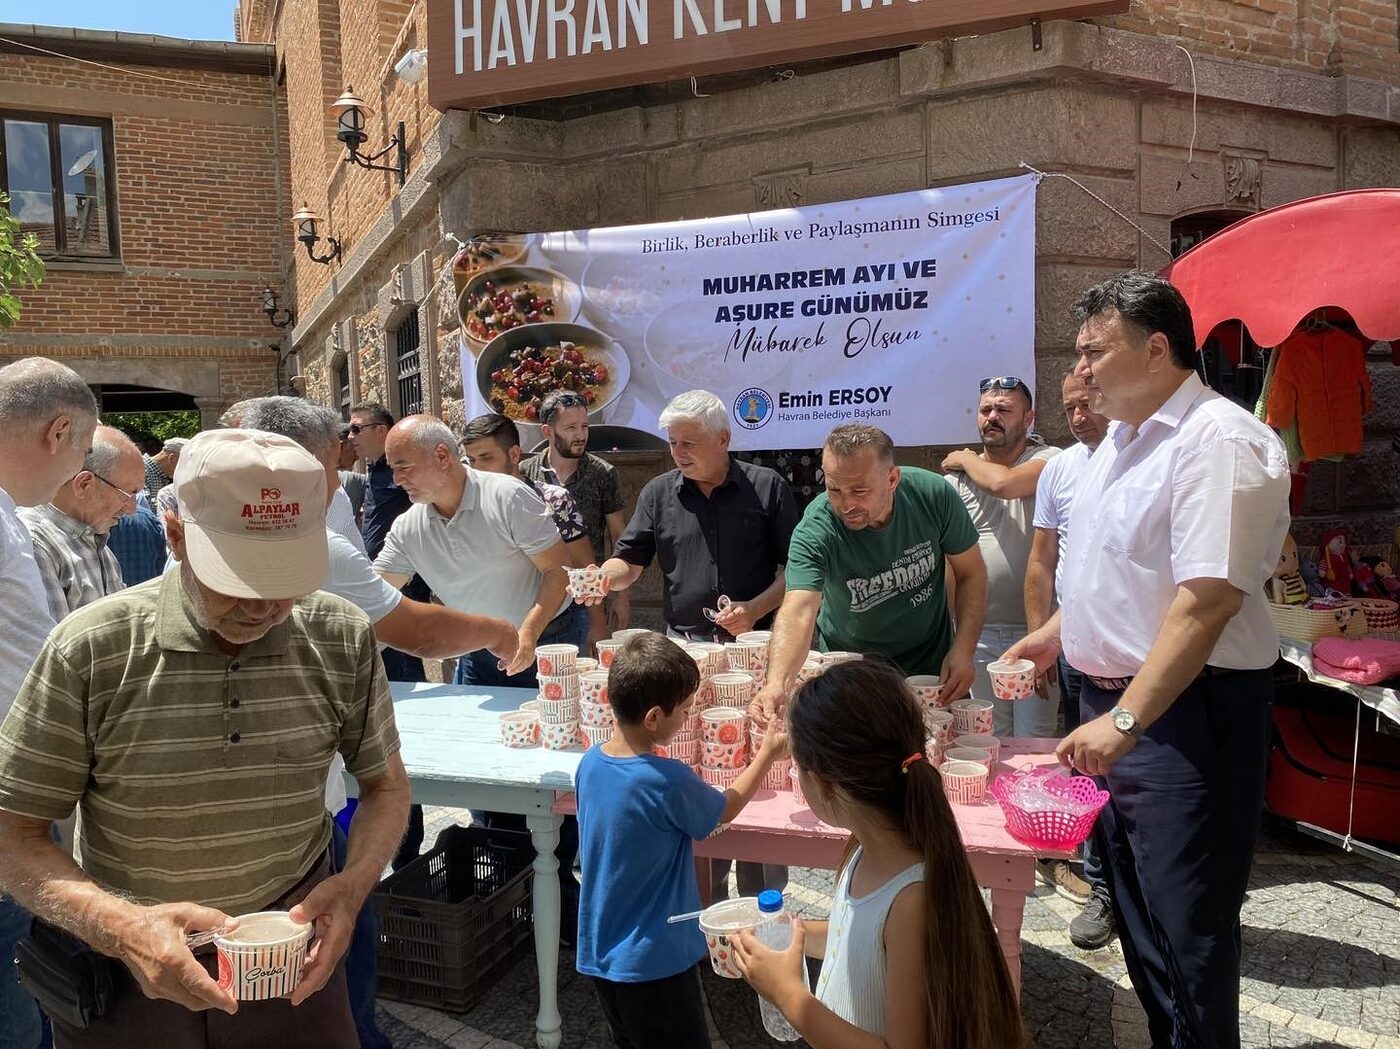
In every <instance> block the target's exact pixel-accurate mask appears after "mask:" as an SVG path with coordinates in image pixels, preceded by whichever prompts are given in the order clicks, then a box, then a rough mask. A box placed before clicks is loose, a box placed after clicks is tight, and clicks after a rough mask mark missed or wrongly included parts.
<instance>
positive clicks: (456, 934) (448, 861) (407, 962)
mask: <svg viewBox="0 0 1400 1049" xmlns="http://www.w3.org/2000/svg"><path fill="white" fill-rule="evenodd" d="M534 858H535V850H534V846H533V845H532V844H531V842H530V835H529V833H527V832H520V831H500V830H490V831H488V830H486V829H484V828H480V827H451V828H449V829H448V830H445V831H443V832H442V834H441V835H439V836H438V840H437V844H436V845H434V846H433V848H432V849H431V850H430V851H429V852H427V853H425V854H424V855H422V856H420V857H419V858H418V859H416V860H414V861H413V862H412V863H410V864H409V865H408V866H406V867H404V868H403V869H402V870H400V871H397V872H395V873H394V874H392V875H390V876H389V877H388V878H386V879H384V881H383V882H381V883H380V884H379V886H378V888H376V889H375V891H374V893H373V896H372V899H373V900H374V912H375V916H376V917H377V918H378V920H379V994H380V995H382V996H383V997H385V998H393V999H395V1000H397V1001H401V1002H412V1003H413V1004H415V1005H426V1006H430V1007H432V1008H435V1009H448V1010H452V1011H454V1012H465V1011H466V1010H467V1009H470V1008H471V1007H472V1006H473V1005H474V1004H476V1002H477V1001H478V1000H479V999H480V998H481V996H482V995H483V994H484V993H485V992H486V990H487V989H488V988H489V987H490V986H491V985H492V984H493V983H495V982H496V980H497V979H499V978H500V977H501V976H502V975H503V974H504V973H505V971H506V970H507V969H508V968H510V966H511V965H513V964H514V963H515V962H516V961H517V960H518V959H519V958H520V957H521V956H522V955H524V954H525V953H526V951H527V950H528V949H529V942H530V937H531V935H532V932H533V930H532V921H531V916H532V913H531V906H530V903H531V901H530V888H531V882H532V874H533V871H532V869H531V864H532V863H533V862H534Z"/></svg>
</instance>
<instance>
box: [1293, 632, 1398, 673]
mask: <svg viewBox="0 0 1400 1049" xmlns="http://www.w3.org/2000/svg"><path fill="white" fill-rule="evenodd" d="M1312 659H1313V669H1314V670H1316V671H1317V672H1318V673H1319V674H1326V675H1327V676H1328V677H1334V678H1336V679H1337V680H1338V681H1350V682H1351V683H1352V684H1355V685H1374V684H1377V683H1378V682H1381V681H1385V680H1386V679H1387V678H1392V677H1395V676H1396V675H1397V674H1400V641H1375V640H1371V639H1366V640H1362V641H1348V640H1347V639H1346V638H1342V637H1324V638H1323V639H1322V640H1320V641H1314V642H1313V647H1312Z"/></svg>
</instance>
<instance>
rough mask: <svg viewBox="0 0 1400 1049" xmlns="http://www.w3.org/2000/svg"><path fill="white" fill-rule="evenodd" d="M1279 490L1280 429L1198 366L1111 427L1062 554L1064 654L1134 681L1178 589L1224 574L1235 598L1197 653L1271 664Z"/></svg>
mask: <svg viewBox="0 0 1400 1049" xmlns="http://www.w3.org/2000/svg"><path fill="white" fill-rule="evenodd" d="M1288 493H1289V476H1288V458H1287V455H1286V454H1285V452H1284V450H1283V445H1282V443H1281V442H1280V441H1279V439H1278V437H1277V435H1276V434H1275V433H1274V432H1273V431H1272V430H1270V429H1269V428H1268V427H1267V426H1265V425H1264V424H1263V423H1262V422H1260V421H1259V420H1258V419H1256V418H1254V416H1252V415H1250V414H1249V413H1248V412H1246V411H1245V410H1244V409H1242V408H1240V407H1239V406H1238V405H1236V404H1234V403H1233V402H1231V401H1229V400H1227V399H1226V398H1224V397H1221V396H1220V395H1219V394H1218V393H1215V392H1214V391H1212V390H1209V389H1207V388H1206V387H1205V385H1204V384H1203V383H1202V382H1201V380H1200V379H1199V378H1198V377H1197V376H1196V375H1195V374H1194V373H1193V374H1191V375H1188V376H1187V377H1186V379H1184V380H1183V381H1182V383H1181V386H1180V387H1178V389H1177V391H1176V392H1175V393H1174V394H1172V396H1171V397H1170V398H1168V399H1167V402H1166V403H1165V404H1163V405H1162V407H1161V408H1160V409H1158V410H1157V412H1156V414H1154V415H1153V416H1152V417H1151V418H1150V419H1148V420H1147V421H1146V422H1144V423H1143V424H1142V425H1141V426H1140V427H1137V428H1136V429H1134V428H1133V427H1131V426H1129V425H1127V424H1125V423H1122V422H1115V423H1113V424H1111V425H1110V427H1109V430H1108V435H1107V436H1106V437H1105V438H1104V440H1103V443H1102V444H1100V445H1099V447H1098V450H1097V451H1096V452H1095V454H1094V455H1093V457H1092V458H1090V460H1089V462H1088V464H1087V466H1086V467H1085V468H1084V471H1083V474H1082V476H1081V479H1080V482H1079V484H1078V486H1077V487H1076V488H1075V492H1074V500H1075V502H1076V503H1077V504H1078V505H1079V507H1080V512H1078V513H1076V514H1074V516H1073V518H1072V520H1071V522H1070V529H1069V540H1068V543H1067V544H1066V550H1065V558H1064V561H1065V566H1064V576H1063V603H1062V606H1061V608H1062V612H1061V615H1062V620H1061V638H1062V640H1063V642H1064V652H1065V659H1066V660H1068V662H1069V664H1070V665H1071V666H1073V667H1075V668H1076V669H1078V670H1080V671H1082V672H1083V673H1086V674H1090V675H1093V676H1095V677H1131V676H1133V675H1135V674H1136V673H1137V672H1138V671H1139V670H1140V669H1141V668H1142V664H1143V661H1144V660H1145V659H1146V658H1147V653H1148V650H1149V649H1151V647H1152V644H1153V642H1154V641H1155V640H1156V638H1157V633H1158V631H1159V630H1160V629H1161V626H1162V623H1163V621H1164V620H1165V618H1166V614H1167V609H1168V607H1169V606H1170V605H1171V602H1172V600H1173V599H1174V598H1175V597H1176V593H1177V587H1178V585H1179V584H1181V583H1184V582H1187V581H1189V580H1192V579H1225V580H1228V581H1229V582H1230V584H1231V585H1232V586H1234V587H1235V588H1236V589H1238V590H1240V591H1241V592H1243V594H1244V604H1243V606H1242V607H1241V608H1240V611H1239V612H1238V613H1237V614H1236V615H1235V617H1234V618H1233V619H1231V620H1230V622H1229V623H1228V624H1226V626H1225V629H1224V631H1223V632H1222V633H1221V635H1220V639H1219V641H1218V642H1217V643H1216V646H1215V649H1214V651H1213V652H1211V654H1210V658H1209V659H1208V660H1207V663H1208V664H1209V665H1210V666H1215V667H1222V668H1227V669H1231V670H1257V669H1262V668H1264V667H1268V666H1271V665H1272V664H1273V663H1274V661H1275V660H1276V659H1277V658H1278V634H1277V633H1276V632H1275V630H1274V624H1273V620H1272V619H1271V618H1270V616H1269V610H1268V605H1267V603H1266V600H1265V597H1264V582H1265V580H1267V579H1268V578H1269V577H1270V576H1271V575H1272V574H1273V571H1274V567H1275V566H1276V565H1277V563H1278V552H1279V550H1280V549H1281V548H1282V547H1283V540H1284V536H1285V535H1286V534H1287V533H1288V525H1289V514H1288ZM1086 507H1093V512H1092V513H1089V512H1087V511H1086V510H1085V508H1086Z"/></svg>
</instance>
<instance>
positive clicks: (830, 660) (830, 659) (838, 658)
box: [821, 652, 865, 667]
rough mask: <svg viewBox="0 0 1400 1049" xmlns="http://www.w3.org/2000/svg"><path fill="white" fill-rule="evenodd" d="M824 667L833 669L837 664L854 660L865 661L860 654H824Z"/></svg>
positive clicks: (822, 655)
mask: <svg viewBox="0 0 1400 1049" xmlns="http://www.w3.org/2000/svg"><path fill="white" fill-rule="evenodd" d="M821 657H822V666H825V667H833V666H835V665H836V664H837V663H849V662H850V661H851V660H853V659H864V658H865V657H864V656H862V655H861V654H860V653H859V652H823V653H822V654H821Z"/></svg>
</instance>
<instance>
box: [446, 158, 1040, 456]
mask: <svg viewBox="0 0 1400 1049" xmlns="http://www.w3.org/2000/svg"><path fill="white" fill-rule="evenodd" d="M1036 182H1037V179H1036V176H1033V175H1027V176H1021V177H1018V178H1010V179H1000V180H997V181H993V182H982V183H975V184H972V185H963V186H945V187H942V188H940V189H927V190H919V191H917V192H913V193H899V194H893V195H891V196H885V197H867V198H865V199H862V200H852V201H843V202H839V203H834V204H822V205H815V206H812V207H807V208H794V209H791V210H786V211H766V212H759V213H756V214H751V215H730V216H726V217H722V218H711V219H696V220H693V221H684V222H668V223H665V224H660V225H651V226H620V227H615V228H612V229H596V230H576V231H574V232H570V233H544V234H511V235H506V234H502V235H498V236H488V237H482V238H478V239H477V240H475V241H473V242H472V244H471V245H470V246H469V247H468V248H467V249H465V250H464V251H462V252H460V253H459V254H458V255H457V257H456V258H455V259H454V262H453V270H454V272H453V276H454V280H455V284H456V289H457V303H458V314H459V318H460V320H461V323H462V337H461V357H462V389H463V394H464V400H465V409H466V414H467V417H468V418H471V417H473V416H476V415H480V414H484V413H486V412H500V413H503V414H505V415H508V416H510V417H511V418H513V419H515V420H516V421H517V422H519V423H525V424H529V423H533V422H535V421H536V419H537V418H538V413H539V405H540V402H541V401H542V400H543V398H544V397H545V396H546V395H547V394H548V393H550V392H551V391H553V390H560V389H564V390H570V391H573V392H575V393H577V394H578V395H579V404H580V405H584V404H586V405H587V407H588V408H589V416H590V421H591V422H593V423H595V424H604V425H611V426H620V427H626V428H629V429H634V430H643V431H646V432H648V433H658V432H659V427H658V422H657V418H658V416H659V415H660V414H661V409H662V408H663V407H665V405H666V403H667V402H668V401H669V400H670V399H671V398H672V397H675V396H676V395H677V394H680V393H683V392H685V391H687V390H693V389H705V390H709V391H711V392H713V393H715V394H717V395H718V396H719V397H720V399H721V400H722V401H723V402H724V403H725V405H726V406H727V407H728V409H729V414H730V428H731V431H732V442H731V447H733V448H735V449H782V448H814V447H817V446H819V445H820V444H821V443H822V441H823V440H824V439H825V437H826V434H827V433H828V431H830V430H831V428H832V427H833V426H837V425H839V424H841V423H849V422H868V423H872V424H874V425H876V426H879V427H880V428H881V429H883V430H885V431H886V432H887V433H889V434H890V436H891V437H893V438H894V440H895V443H896V444H900V445H906V446H907V445H922V444H959V443H971V442H975V441H976V439H977V420H976V417H975V411H976V407H977V397H978V383H979V381H980V380H981V379H983V378H985V377H987V376H1004V375H1016V376H1020V377H1022V378H1023V379H1025V381H1026V383H1027V385H1028V386H1030V388H1031V389H1035V187H1036Z"/></svg>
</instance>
